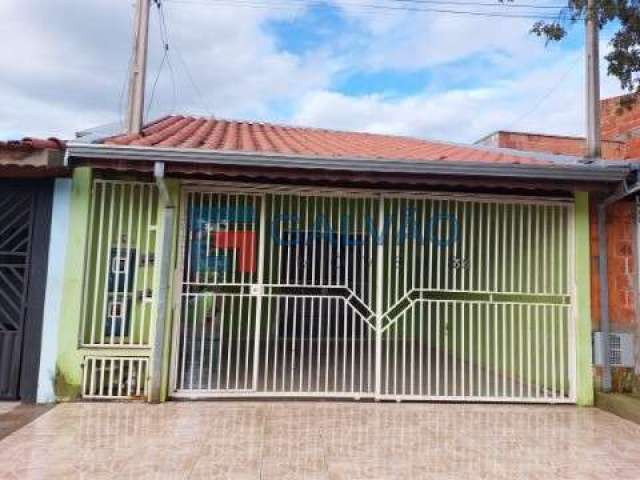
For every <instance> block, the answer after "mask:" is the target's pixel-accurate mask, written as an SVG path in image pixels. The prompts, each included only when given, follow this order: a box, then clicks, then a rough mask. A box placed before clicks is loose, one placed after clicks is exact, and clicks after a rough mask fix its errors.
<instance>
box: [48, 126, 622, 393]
mask: <svg viewBox="0 0 640 480" xmlns="http://www.w3.org/2000/svg"><path fill="white" fill-rule="evenodd" d="M66 162H67V166H68V168H70V169H72V171H73V180H72V187H71V191H70V211H69V229H68V235H67V255H66V256H65V268H64V281H63V282H62V301H61V314H60V316H59V325H58V332H59V336H58V353H57V361H56V375H55V389H56V392H57V395H58V398H60V399H74V398H86V399H94V398H100V399H103V398H106V399H136V398H139V399H148V400H152V401H163V400H166V399H171V398H238V397H243V398H244V397H254V398H259V397H269V398H272V397H292V398H309V397H317V398H353V399H376V400H395V401H411V400H431V401H438V400H455V401H492V402H545V403H577V404H581V405H590V404H592V402H593V375H592V343H591V333H592V302H591V280H590V279H591V268H590V265H591V256H592V251H591V242H590V238H591V231H590V215H589V211H590V205H591V204H592V203H593V202H594V199H595V198H597V197H598V196H599V195H602V194H606V193H608V192H611V191H614V190H615V189H616V188H618V187H619V185H620V184H621V182H623V181H624V180H627V179H628V178H629V176H630V175H633V173H632V172H631V171H630V169H629V168H628V166H627V165H626V164H623V163H618V164H611V163H606V162H596V163H592V164H585V163H583V162H581V161H580V159H579V158H577V157H570V156H558V155H549V154H539V153H527V152H515V151H513V150H506V149H500V148H493V147H485V146H461V145H453V144H444V143H435V142H427V141H423V140H418V139H411V138H406V137H393V136H384V135H372V134H358V133H348V132H336V131H329V130H319V129H305V128H296V127H285V126H279V125H271V124H263V123H250V122H228V121H223V120H216V119H197V118H191V117H179V116H172V117H167V118H164V119H160V120H159V121H156V122H153V123H151V124H149V125H147V126H146V127H145V128H144V130H143V133H142V134H141V135H134V136H128V135H116V136H113V135H111V136H109V135H106V136H104V135H103V136H92V137H84V138H83V137H81V138H79V139H77V140H76V141H74V142H71V143H70V144H69V145H68V147H67V152H66Z"/></svg>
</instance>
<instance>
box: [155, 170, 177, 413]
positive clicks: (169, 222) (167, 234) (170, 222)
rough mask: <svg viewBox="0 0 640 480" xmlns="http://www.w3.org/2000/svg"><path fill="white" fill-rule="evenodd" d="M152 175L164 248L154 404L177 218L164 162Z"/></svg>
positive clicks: (158, 393) (159, 397)
mask: <svg viewBox="0 0 640 480" xmlns="http://www.w3.org/2000/svg"><path fill="white" fill-rule="evenodd" d="M153 175H154V178H155V183H156V186H157V187H158V191H159V193H160V201H161V203H162V205H163V207H164V208H163V217H162V239H161V242H162V243H161V245H162V249H161V251H160V258H159V259H158V261H159V264H158V265H159V267H158V276H159V279H158V292H157V295H158V297H157V312H156V313H157V317H156V321H155V335H154V338H153V355H152V359H151V388H150V396H149V400H150V401H151V402H152V403H159V402H161V401H162V363H163V359H164V349H165V335H166V325H167V308H168V304H169V302H170V300H169V287H170V281H171V280H170V279H171V251H172V248H171V247H172V242H173V229H174V223H175V222H174V219H175V205H174V203H173V199H172V198H171V195H170V194H169V189H168V188H167V184H166V179H165V175H164V162H155V163H154V168H153Z"/></svg>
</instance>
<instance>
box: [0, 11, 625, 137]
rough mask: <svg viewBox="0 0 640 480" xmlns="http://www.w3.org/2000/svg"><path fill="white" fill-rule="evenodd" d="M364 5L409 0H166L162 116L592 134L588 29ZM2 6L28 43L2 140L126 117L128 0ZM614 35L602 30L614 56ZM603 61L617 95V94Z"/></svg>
mask: <svg viewBox="0 0 640 480" xmlns="http://www.w3.org/2000/svg"><path fill="white" fill-rule="evenodd" d="M455 1H456V0H451V2H449V3H450V4H453V3H454V2H455ZM458 1H459V0H458ZM53 3H55V4H53ZM515 3H516V4H517V3H521V4H529V5H530V4H532V2H531V1H530V0H529V1H528V2H524V1H522V2H518V1H517V0H516V2H515ZM558 3H559V2H558V0H555V1H547V0H540V1H536V2H535V4H536V5H540V6H544V5H557V4H558ZM363 4H365V5H380V6H383V7H384V8H387V7H388V6H393V8H397V5H403V4H405V3H404V2H398V1H396V0H329V1H327V2H318V1H315V0H251V1H249V0H189V1H186V0H182V1H178V0H166V1H165V2H164V10H165V16H166V22H167V27H168V32H169V41H170V54H169V55H170V56H169V60H170V62H169V63H170V64H171V69H169V68H168V65H169V64H168V63H167V62H165V63H164V65H163V68H162V70H161V71H160V73H159V76H158V82H157V88H156V90H155V92H154V95H153V103H152V104H151V105H149V109H148V110H149V111H148V116H149V118H152V117H157V116H160V115H163V114H166V113H186V114H194V115H215V116H218V117H228V118H240V119H249V120H258V121H276V122H280V123H293V124H300V125H308V126H319V127H326V128H335V129H348V130H364V131H372V132H380V133H391V134H401V135H414V136H419V137H424V138H433V139H441V140H450V141H456V142H471V141H474V140H476V139H478V138H480V137H481V136H483V135H485V134H488V133H490V132H491V131H494V130H497V129H507V128H509V129H516V130H529V131H536V132H546V133H559V134H575V135H579V134H581V133H582V131H583V123H584V122H583V77H584V76H583V53H582V44H583V31H582V28H581V27H580V26H575V27H574V28H573V29H572V31H571V34H570V36H569V38H568V39H567V40H566V41H564V42H563V43H561V44H559V45H550V46H545V44H544V42H543V41H542V40H540V39H538V38H536V37H534V36H532V35H531V34H529V29H530V27H531V24H532V22H533V21H534V20H532V19H529V18H526V19H507V18H483V17H476V16H467V15H453V14H448V13H443V12H431V11H430V12H411V11H385V10H375V9H374V10H371V9H369V8H365V7H363V6H362V5H363ZM265 7H269V8H265ZM447 8H453V9H457V10H469V9H474V10H478V9H480V10H482V11H488V12H493V13H508V14H512V13H513V12H524V13H533V12H534V11H533V10H531V9H517V8H515V9H514V8H508V7H504V6H497V7H495V8H491V9H487V8H484V7H483V8H484V9H482V8H479V7H468V6H467V7H463V6H455V5H453V6H451V5H447ZM537 11H538V10H536V12H537ZM540 11H543V10H540ZM0 16H1V17H2V18H4V19H5V21H3V25H2V26H1V27H0V33H2V35H3V38H13V39H15V41H14V42H11V43H8V42H5V43H4V44H3V45H0V55H2V58H3V59H5V64H6V65H11V68H10V69H6V68H3V69H1V70H0V138H10V137H14V138H15V137H21V136H25V135H40V136H50V135H57V136H61V137H65V138H69V137H71V136H73V134H74V132H75V131H77V130H82V129H86V128H89V127H92V126H95V125H100V124H107V123H112V122H116V123H117V122H121V121H122V111H123V100H124V95H123V86H124V81H125V79H126V72H127V62H128V58H129V55H130V41H131V33H130V30H131V19H132V8H131V2H130V1H128V0H117V1H114V0H92V1H90V2H88V4H86V5H85V8H83V9H78V8H77V4H76V2H75V1H73V0H59V1H57V2H47V1H46V0H22V1H19V0H5V1H4V2H2V4H1V5H0ZM158 19H159V16H158V13H157V12H156V11H155V10H154V12H152V24H151V35H150V61H149V80H148V83H149V87H148V90H151V86H152V85H153V83H154V80H155V78H156V76H157V75H158V69H159V67H160V65H161V56H162V53H163V50H162V46H161V41H160V35H159V32H158ZM610 34H611V28H609V29H608V30H607V31H605V32H604V34H603V41H602V49H603V53H604V52H606V49H607V38H608V37H609V36H610ZM602 70H603V75H602V84H603V95H604V96H608V95H613V94H617V93H619V91H618V88H617V84H616V82H615V80H614V79H611V78H608V77H607V76H606V73H605V72H606V66H604V65H603V68H602ZM148 93H149V95H148V98H149V97H150V92H148Z"/></svg>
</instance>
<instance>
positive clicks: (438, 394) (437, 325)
mask: <svg viewBox="0 0 640 480" xmlns="http://www.w3.org/2000/svg"><path fill="white" fill-rule="evenodd" d="M439 256H440V255H438V257H439ZM438 271H439V269H438ZM435 306H436V396H440V356H441V355H442V352H441V349H440V301H439V300H437V301H436V302H435Z"/></svg>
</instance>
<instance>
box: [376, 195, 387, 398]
mask: <svg viewBox="0 0 640 480" xmlns="http://www.w3.org/2000/svg"><path fill="white" fill-rule="evenodd" d="M384 210H385V199H384V197H382V196H380V197H379V200H378V245H377V247H376V248H377V259H376V266H377V268H376V364H375V373H376V384H375V397H376V398H379V397H380V394H381V391H382V314H383V312H384V310H383V303H382V302H383V295H384V293H383V292H384V290H383V287H382V282H383V280H384V242H385V241H387V238H386V236H387V235H386V233H385V232H384Z"/></svg>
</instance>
